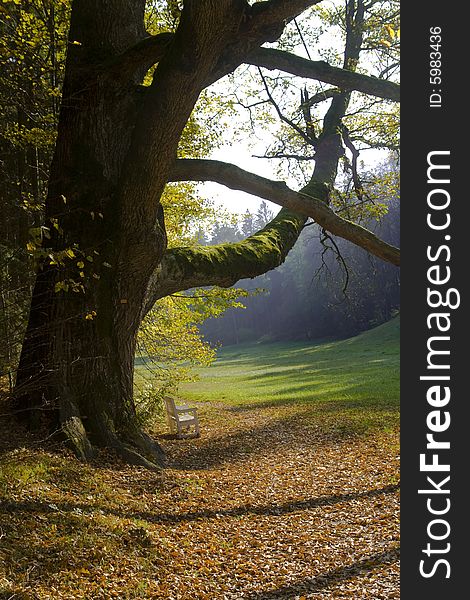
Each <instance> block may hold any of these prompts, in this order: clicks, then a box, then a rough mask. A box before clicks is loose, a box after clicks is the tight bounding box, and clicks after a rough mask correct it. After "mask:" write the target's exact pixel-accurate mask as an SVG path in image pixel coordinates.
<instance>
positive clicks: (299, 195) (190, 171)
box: [170, 159, 400, 266]
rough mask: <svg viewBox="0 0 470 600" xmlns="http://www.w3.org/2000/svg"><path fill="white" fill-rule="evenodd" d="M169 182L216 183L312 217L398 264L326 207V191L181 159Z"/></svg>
mask: <svg viewBox="0 0 470 600" xmlns="http://www.w3.org/2000/svg"><path fill="white" fill-rule="evenodd" d="M170 181H215V182H216V183H219V184H221V185H224V186H226V187H228V188H231V189H234V190H240V191H243V192H247V193H248V194H253V195H255V196H258V197H259V198H264V199H265V200H269V201H271V202H274V203H275V204H278V205H279V206H283V207H284V208H286V209H289V210H290V211H294V212H295V213H297V214H298V215H303V216H304V217H311V218H312V219H314V220H315V221H316V222H317V223H318V224H319V225H320V226H321V227H323V228H324V229H326V230H327V231H329V232H330V233H332V234H334V235H338V236H340V237H342V238H344V239H346V240H349V241H350V242H353V243H354V244H356V245H357V246H360V247H361V248H364V250H367V251H368V252H370V253H371V254H374V255H375V256H377V257H379V258H381V259H382V260H385V261H387V262H390V263H392V264H394V265H397V266H398V265H399V264H400V251H399V249H398V248H395V247H394V246H391V245H390V244H387V243H386V242H384V241H383V240H381V239H380V238H378V237H377V236H376V235H375V234H373V233H372V232H371V231H369V230H368V229H365V228H364V227H362V226H361V225H357V224H356V223H353V222H352V221H348V220H347V219H344V218H343V217H340V216H339V215H337V214H336V213H335V212H334V211H333V210H332V209H331V208H330V207H329V206H328V205H327V204H326V200H327V198H328V194H329V188H328V186H326V185H325V184H322V183H318V182H311V183H309V184H308V185H307V186H306V187H305V188H303V190H302V191H300V192H296V191H294V190H291V189H290V188H289V187H288V186H287V185H286V184H285V183H284V182H283V181H272V180H270V179H267V178H265V177H260V176H259V175H254V174H253V173H249V172H247V171H244V170H243V169H240V168H239V167H236V166H235V165H231V164H229V163H224V162H220V161H216V160H199V159H180V160H177V161H176V163H175V166H174V168H173V171H172V173H171V177H170Z"/></svg>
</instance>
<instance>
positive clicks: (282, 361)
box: [181, 318, 400, 429]
mask: <svg viewBox="0 0 470 600" xmlns="http://www.w3.org/2000/svg"><path fill="white" fill-rule="evenodd" d="M399 331H400V320H399V318H396V319H393V320H392V321H390V322H388V323H386V324H384V325H381V326H380V327H377V328H375V329H372V330H370V331H368V332H365V333H363V334H361V335H358V336H356V337H354V338H350V339H347V340H341V341H336V342H328V343H321V344H307V343H305V342H286V343H271V344H247V345H238V346H230V347H227V348H224V349H221V350H220V352H219V356H218V359H217V361H216V362H215V363H214V365H213V366H211V367H210V368H207V369H201V370H200V372H199V375H200V381H198V382H196V383H191V384H185V385H184V386H182V388H181V393H182V395H183V396H184V397H185V398H188V399H190V400H193V401H199V402H210V403H220V402H223V403H226V404H233V405H235V404H236V405H240V406H245V407H246V408H247V409H248V408H250V407H251V408H254V407H262V406H282V405H304V407H305V408H307V407H311V408H312V409H313V410H314V411H315V412H317V411H318V410H321V412H322V413H323V414H327V413H328V412H331V413H332V414H335V415H336V416H337V417H338V418H339V416H340V413H342V417H344V416H345V414H346V413H347V415H348V416H349V418H350V419H352V420H353V421H355V423H356V425H357V426H358V425H359V424H360V425H361V427H360V428H361V429H368V428H369V427H370V426H373V425H374V424H375V425H377V424H379V422H380V423H381V427H389V426H394V425H396V424H397V422H398V408H399Z"/></svg>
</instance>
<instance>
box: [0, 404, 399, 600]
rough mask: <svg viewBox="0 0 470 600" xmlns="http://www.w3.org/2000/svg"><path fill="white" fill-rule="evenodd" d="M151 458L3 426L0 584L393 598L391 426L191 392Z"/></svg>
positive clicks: (56, 592) (88, 595)
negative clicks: (80, 457)
mask: <svg viewBox="0 0 470 600" xmlns="http://www.w3.org/2000/svg"><path fill="white" fill-rule="evenodd" d="M199 411H200V415H201V419H200V420H201V423H202V432H203V433H202V436H201V438H199V439H185V440H172V439H167V436H164V435H163V433H164V430H163V427H162V429H161V430H160V432H157V433H160V437H161V442H162V444H163V445H164V447H165V449H166V450H167V453H168V456H169V459H170V462H169V467H168V468H167V469H165V470H164V471H162V472H150V471H146V470H144V469H140V468H135V467H130V466H127V465H124V464H121V463H116V462H115V459H114V458H113V457H111V456H109V455H106V454H104V453H103V454H102V456H101V457H100V460H99V461H98V462H97V463H96V464H94V465H85V464H80V463H78V462H77V461H76V460H75V459H74V458H73V457H72V456H70V455H68V454H66V453H64V452H63V451H55V452H54V451H53V449H51V448H49V449H48V448H45V447H44V445H37V446H35V445H34V442H33V441H32V440H28V439H26V438H24V440H23V443H24V446H25V447H24V448H22V449H20V450H18V449H16V450H15V449H12V448H10V449H9V448H8V443H10V444H11V446H14V445H16V444H17V442H18V439H16V438H15V435H17V436H20V435H23V434H20V432H18V433H17V434H12V432H11V426H10V425H9V424H8V423H7V422H5V423H4V424H3V426H4V427H5V431H7V432H8V435H6V437H5V438H4V439H5V444H6V445H7V447H6V448H5V449H4V451H3V455H2V457H1V467H2V468H3V471H2V474H1V476H0V493H1V497H2V504H1V509H0V564H1V565H2V566H1V567H0V599H2V598H11V599H12V600H13V599H30V600H32V599H38V600H46V599H60V598H67V599H70V600H72V599H75V598H77V599H78V598H80V599H90V600H95V599H96V600H99V599H107V598H119V599H130V598H141V599H146V598H159V599H160V598H161V599H165V600H186V599H201V600H205V599H211V600H212V599H217V600H219V599H220V600H236V599H245V600H277V599H289V600H310V599H328V600H330V599H332V598H333V599H338V600H343V599H353V600H361V599H368V600H378V599H384V600H385V599H386V600H393V599H395V598H399V575H398V535H399V524H398V507H399V504H398V502H399V500H398V485H397V481H398V456H397V454H398V452H397V444H398V435H397V432H396V431H395V432H392V431H376V432H375V433H374V434H373V435H368V436H360V435H355V434H353V433H351V432H348V430H347V428H344V427H339V428H336V429H335V428H334V427H332V423H331V422H330V421H329V420H328V417H327V416H322V414H321V413H320V412H318V411H317V413H315V411H314V412H313V413H312V411H310V412H309V411H307V409H306V407H305V405H303V406H299V407H293V406H282V407H279V406H278V407H263V408H259V407H257V408H250V407H246V406H245V407H244V408H243V410H237V409H236V407H233V406H229V405H225V404H220V406H214V405H206V404H201V405H199Z"/></svg>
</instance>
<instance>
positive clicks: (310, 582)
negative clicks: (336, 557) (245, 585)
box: [244, 548, 400, 600]
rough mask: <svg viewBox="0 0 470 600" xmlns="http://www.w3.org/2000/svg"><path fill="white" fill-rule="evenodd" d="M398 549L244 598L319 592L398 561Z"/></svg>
mask: <svg viewBox="0 0 470 600" xmlns="http://www.w3.org/2000/svg"><path fill="white" fill-rule="evenodd" d="M399 557H400V549H399V548H391V549H390V550H387V551H385V552H380V553H378V554H373V555H372V556H369V557H368V558H365V559H362V560H358V561H356V562H354V563H352V564H350V565H344V566H342V567H338V568H337V569H332V570H331V571H327V572H326V573H324V574H323V575H318V576H317V577H312V578H309V579H304V580H302V581H299V583H297V584H294V585H288V586H284V587H281V588H278V589H276V590H272V591H266V592H255V593H253V594H249V595H248V596H244V598H245V599H246V600H282V599H285V600H287V599H289V600H290V599H291V598H294V597H297V596H298V595H299V594H305V593H314V592H320V591H321V590H324V589H326V588H329V587H331V586H334V585H337V584H338V583H341V582H342V581H347V580H348V579H352V578H354V577H360V576H361V575H366V574H367V573H369V572H371V571H374V570H375V569H377V568H378V567H381V566H383V565H390V564H393V563H395V562H397V561H398V560H399Z"/></svg>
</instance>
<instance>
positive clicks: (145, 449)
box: [15, 0, 399, 467]
mask: <svg viewBox="0 0 470 600" xmlns="http://www.w3.org/2000/svg"><path fill="white" fill-rule="evenodd" d="M170 4H171V5H170ZM317 4H318V5H319V6H320V2H319V0H290V1H284V0H269V1H266V2H255V3H254V4H252V5H250V4H248V3H247V2H244V1H242V0H217V1H216V0H197V1H196V0H186V1H185V2H184V9H183V10H182V12H181V14H180V13H179V9H178V5H177V4H176V3H174V2H172V3H169V2H168V3H167V2H155V5H154V6H155V11H156V17H157V20H158V19H159V18H160V16H162V15H164V14H166V13H168V11H170V12H171V13H172V15H173V16H174V23H175V29H174V30H172V28H171V27H169V28H168V29H167V30H166V31H163V32H161V33H156V34H154V35H149V34H148V33H147V32H146V31H145V26H144V25H145V21H144V16H145V1H144V0H134V1H133V2H128V1H124V0H106V1H101V0H100V1H99V2H97V1H95V0H93V1H92V0H80V1H77V2H74V3H73V7H72V14H71V22H70V32H69V38H68V39H69V41H68V52H67V59H66V68H65V79H64V84H63V90H62V101H61V108H60V116H59V127H58V135H57V141H56V144H55V150H54V155H53V159H52V164H51V169H50V176H49V181H48V192H47V198H46V202H45V213H44V223H43V225H42V228H41V232H40V234H41V235H40V236H39V239H38V242H39V243H38V246H39V248H38V253H37V256H38V261H39V265H38V271H37V275H36V281H35V286H34V291H33V296H32V302H31V308H30V313H29V320H28V326H27V330H26V336H25V339H24V343H23V347H22V353H21V358H20V363H19V369H18V374H17V380H16V398H15V402H16V407H17V409H19V410H20V411H21V414H22V415H24V416H25V417H27V418H28V419H29V422H30V424H31V425H32V426H35V425H38V424H39V423H40V421H41V419H39V418H38V417H39V415H41V416H42V415H44V416H46V417H47V420H48V421H49V424H50V426H52V427H58V428H60V431H61V432H62V433H63V434H64V435H65V436H66V438H67V439H68V440H69V442H70V444H71V446H72V447H73V448H74V450H75V451H76V453H77V454H78V456H80V457H82V458H89V457H91V456H92V455H93V453H94V446H107V447H110V448H113V449H114V450H115V451H116V452H117V453H119V454H120V455H121V456H122V457H124V458H125V459H126V460H128V461H130V462H133V463H137V464H141V465H145V466H148V467H152V466H155V465H157V464H159V463H161V461H162V458H163V453H162V450H161V448H160V447H159V446H158V445H157V444H156V443H155V441H153V440H152V439H151V438H150V437H149V436H148V435H147V434H145V433H144V432H143V431H142V429H141V427H140V425H139V422H138V419H137V415H136V409H135V403H134V399H133V367H134V355H135V350H136V343H137V335H138V331H139V327H140V325H141V323H142V321H143V319H144V318H145V315H146V314H147V313H148V312H149V311H150V310H151V308H152V306H153V305H154V303H155V302H156V301H157V300H159V299H161V298H165V297H167V296H169V295H172V294H175V293H178V292H181V291H184V290H187V289H190V288H194V287H200V286H211V285H218V286H222V287H229V286H231V285H233V284H234V283H235V282H236V281H238V280H239V279H241V278H247V277H254V276H256V275H259V274H261V273H265V272H267V271H268V270H270V269H273V268H275V267H277V266H279V265H280V264H281V263H282V262H283V261H284V259H285V257H286V255H287V253H288V252H289V251H290V249H291V248H292V247H293V245H294V244H295V242H296V240H297V238H298V237H299V235H300V233H301V231H302V229H303V227H304V225H305V223H306V220H307V218H308V217H311V218H313V219H315V221H316V222H317V223H318V224H319V225H320V226H321V227H322V228H323V229H324V230H325V231H328V232H329V233H330V234H332V235H339V236H341V237H344V238H346V239H348V240H350V241H352V242H353V243H355V244H357V245H359V246H361V247H363V248H365V249H366V250H367V251H369V252H371V253H373V254H375V255H376V256H379V257H380V258H382V259H384V260H386V261H389V262H392V263H393V264H398V262H399V251H398V250H397V248H395V247H393V246H391V245H390V244H387V243H386V242H384V241H382V240H381V239H379V238H378V237H377V236H376V235H374V234H373V233H372V232H370V231H368V230H367V229H365V228H363V227H361V226H360V225H358V224H357V223H354V222H352V221H350V220H348V219H346V218H344V217H343V216H342V215H341V214H340V213H339V212H337V211H335V210H334V209H335V208H336V203H335V202H334V198H335V192H334V186H335V181H336V176H337V169H338V163H339V160H340V159H341V157H342V156H344V153H345V148H347V147H348V146H349V145H350V141H351V140H350V136H349V135H348V134H347V130H346V129H345V127H344V123H343V119H345V117H346V112H347V109H348V106H349V103H350V100H351V92H352V90H355V91H358V92H361V93H365V94H369V95H373V96H376V97H379V98H382V99H384V98H385V99H388V100H391V101H397V100H398V95H399V88H398V86H397V84H395V83H393V82H392V81H388V80H386V79H385V78H384V77H372V76H367V75H364V74H362V73H361V72H359V70H357V66H358V62H359V58H360V54H361V50H362V49H363V45H364V36H365V32H366V30H365V27H364V24H365V23H366V14H367V15H369V17H370V18H369V17H367V18H368V19H369V21H367V23H368V25H367V26H368V27H369V25H370V23H372V22H374V17H377V16H380V11H381V8H382V7H383V6H386V5H387V6H388V5H391V4H394V3H393V2H388V3H386V2H372V3H370V2H369V3H366V2H364V1H363V0H348V1H347V2H346V4H345V7H344V8H343V7H342V8H341V10H340V9H339V8H338V7H337V8H338V10H337V15H336V18H337V19H338V20H339V22H340V24H341V25H342V26H343V33H344V36H343V39H344V53H343V60H342V61H341V65H339V66H333V65H328V64H326V63H325V62H323V61H314V60H307V59H303V58H300V57H299V56H296V55H295V54H293V53H291V52H288V51H285V50H281V49H275V48H264V47H262V45H263V44H264V43H266V42H270V43H273V42H276V40H278V39H279V38H280V36H281V35H282V33H283V31H284V29H285V28H286V26H288V24H289V23H292V21H293V19H295V18H296V17H297V16H298V15H301V14H302V13H303V12H304V11H305V10H306V9H308V8H309V7H311V6H313V5H317ZM318 16H319V17H320V18H324V21H325V23H326V25H327V26H330V21H331V18H330V17H331V15H330V14H329V13H328V14H325V17H323V15H322V11H321V10H320V11H319V12H318ZM329 20H330V21H329ZM375 22H378V27H379V28H380V27H382V24H381V20H380V19H377V18H375ZM333 25H334V23H333V21H331V26H333ZM392 29H393V28H392ZM333 59H334V57H333ZM242 63H248V64H251V65H255V66H256V67H260V68H268V69H281V70H283V71H286V72H288V73H290V74H293V75H297V76H302V77H304V78H312V79H319V80H321V81H323V82H324V83H327V84H331V85H334V86H337V89H338V91H337V92H335V93H334V94H331V96H330V100H331V101H330V100H329V102H330V104H329V106H328V108H327V109H326V111H325V112H324V115H323V118H321V119H320V120H319V122H318V123H315V133H314V134H313V130H312V123H311V122H310V121H309V120H308V119H307V120H306V121H302V122H299V123H297V124H296V130H297V135H298V136H300V137H301V138H302V139H304V140H308V143H309V146H310V149H314V151H315V157H314V159H315V160H314V163H315V167H314V169H313V172H311V173H310V174H309V176H308V178H307V180H306V185H304V186H303V188H302V189H301V190H300V191H299V192H296V191H294V190H292V189H290V188H289V187H287V185H285V184H284V183H282V182H279V181H274V180H269V179H266V178H263V177H259V176H255V175H253V174H250V173H247V172H245V171H243V170H241V169H239V168H237V167H235V166H234V165H230V164H224V163H220V162H217V161H211V160H203V159H200V158H188V153H185V152H181V147H180V154H179V158H178V148H179V146H180V140H181V137H182V133H183V131H184V129H185V127H186V126H187V124H188V123H189V122H190V119H191V114H192V113H193V110H194V107H195V105H196V102H197V101H198V98H199V97H200V95H201V93H202V91H203V90H204V89H205V88H207V87H208V86H210V85H211V84H212V83H213V82H215V81H217V80H219V79H220V78H222V77H224V76H225V75H227V74H230V73H234V72H235V70H236V69H237V67H238V66H239V65H240V64H242ZM155 65H157V66H156V68H155ZM364 68H365V65H364V64H363V65H362V69H364ZM362 69H361V70H362ZM235 76H236V77H240V75H239V74H235ZM265 84H266V79H264V83H263V89H264V91H265V93H266V94H267V93H270V89H269V85H265ZM309 102H310V98H309V99H308V100H307V99H305V97H304V99H303V102H302V105H305V104H308V103H309ZM320 121H321V123H320ZM300 132H302V133H300ZM203 146H204V145H203V144H201V148H203ZM189 156H191V154H189ZM196 156H197V153H196ZM205 180H213V181H216V182H218V183H222V184H225V185H227V186H229V187H234V188H237V189H241V190H243V191H246V192H249V193H253V194H255V195H258V196H260V197H262V198H263V199H265V200H271V201H273V202H275V203H277V204H280V205H281V206H283V209H282V210H281V212H280V213H279V214H278V215H277V216H276V217H275V218H274V219H273V220H272V221H271V222H270V223H269V224H268V225H267V226H266V227H265V228H263V229H262V230H261V231H258V232H256V233H255V234H253V235H252V236H250V237H249V238H247V239H246V240H243V241H241V242H238V243H232V244H222V245H220V246H217V245H216V246H211V247H207V246H204V247H202V246H201V247H195V246H178V247H172V248H169V247H168V244H167V232H166V224H165V209H164V207H163V204H162V195H163V192H164V189H165V187H166V185H167V183H168V182H169V181H174V182H175V181H205ZM357 191H360V190H357Z"/></svg>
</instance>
